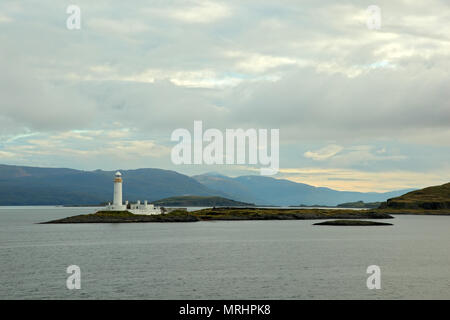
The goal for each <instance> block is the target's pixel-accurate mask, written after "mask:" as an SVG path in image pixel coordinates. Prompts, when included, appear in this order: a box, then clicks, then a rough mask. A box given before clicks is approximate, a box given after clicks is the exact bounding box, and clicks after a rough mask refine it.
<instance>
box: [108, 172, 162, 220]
mask: <svg viewBox="0 0 450 320" xmlns="http://www.w3.org/2000/svg"><path fill="white" fill-rule="evenodd" d="M125 210H126V211H128V212H129V213H133V214H138V215H151V214H162V213H163V210H162V209H161V208H160V207H155V206H154V205H153V204H151V203H148V202H147V200H145V201H144V203H141V201H139V200H138V201H137V203H136V204H132V203H128V201H125V204H123V202H122V174H121V173H120V172H119V171H117V172H116V174H115V175H114V197H113V203H112V204H111V203H110V202H109V203H108V205H107V206H106V207H105V208H104V209H102V210H101V211H125ZM169 210H170V209H166V210H165V211H164V212H168V211H169Z"/></svg>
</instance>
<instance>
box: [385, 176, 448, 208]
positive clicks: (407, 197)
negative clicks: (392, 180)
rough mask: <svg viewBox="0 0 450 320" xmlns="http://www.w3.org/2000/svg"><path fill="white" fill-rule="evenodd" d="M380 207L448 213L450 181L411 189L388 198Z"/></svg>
mask: <svg viewBox="0 0 450 320" xmlns="http://www.w3.org/2000/svg"><path fill="white" fill-rule="evenodd" d="M380 209H381V210H382V211H383V212H396V211H398V212H401V213H413V214H417V213H422V214H450V183H446V184H443V185H441V186H434V187H428V188H425V189H421V190H416V191H411V192H408V193H406V194H404V195H402V196H400V197H397V198H392V199H389V200H388V201H387V202H386V203H383V204H382V205H381V206H380ZM424 211H425V212H424Z"/></svg>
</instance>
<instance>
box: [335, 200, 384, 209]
mask: <svg viewBox="0 0 450 320" xmlns="http://www.w3.org/2000/svg"><path fill="white" fill-rule="evenodd" d="M381 203H382V202H379V201H378V202H367V203H366V202H364V201H356V202H346V203H341V204H338V205H337V206H338V208H361V209H364V208H367V209H375V208H378V207H379V206H380V205H381Z"/></svg>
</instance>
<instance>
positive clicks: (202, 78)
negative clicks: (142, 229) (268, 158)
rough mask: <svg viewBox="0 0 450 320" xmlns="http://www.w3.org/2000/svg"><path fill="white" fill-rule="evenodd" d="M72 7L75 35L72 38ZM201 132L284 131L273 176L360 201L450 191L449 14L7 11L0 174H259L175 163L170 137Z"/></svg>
mask: <svg viewBox="0 0 450 320" xmlns="http://www.w3.org/2000/svg"><path fill="white" fill-rule="evenodd" d="M71 4H76V5H77V6H78V7H79V8H80V17H81V20H80V22H81V23H80V29H73V30H71V29H68V28H67V24H66V22H67V19H68V18H69V16H70V14H68V13H67V12H66V10H67V7H68V6H69V5H71ZM369 5H376V6H377V7H378V8H379V9H380V13H381V16H380V17H381V20H380V21H381V24H380V28H369V25H368V24H367V20H368V19H369V18H370V13H369V12H368V11H367V8H368V6H369ZM196 120H200V121H202V122H203V127H204V128H205V129H206V128H217V129H219V130H221V131H223V132H225V130H226V129H237V128H243V129H250V128H255V129H279V133H280V138H279V139H280V170H279V172H278V174H276V175H275V176H274V177H275V178H283V179H289V180H292V181H296V182H302V183H307V184H311V185H314V186H323V187H330V188H333V189H337V190H353V191H364V192H366V191H377V192H381V191H390V190H398V189H404V188H420V187H425V186H429V185H437V184H442V183H445V182H448V181H450V163H449V158H450V148H449V147H450V2H448V1H437V0H431V1H413V0H403V1H376V2H373V3H367V2H365V1H327V0H324V1H312V0H306V1H298V0H296V1H294V0H277V1H256V0H246V1H242V0H241V1H237V0H236V1H235V0H228V1H209V0H192V1H191V0H177V1H173V0H164V1H163V0H159V1H139V0H133V1H123V2H120V3H119V2H118V1H104V0H97V1H87V0H79V1H77V2H66V1H51V0H40V1H31V0H24V1H20V2H19V1H10V0H2V1H1V2H0V163H1V164H13V165H30V166H41V167H69V168H75V169H82V170H95V169H104V170H115V169H119V168H121V169H135V168H148V167H152V168H162V169H169V170H176V171H178V172H180V173H183V174H188V175H194V174H201V173H205V172H210V171H215V172H220V173H223V174H226V175H229V176H237V175H248V174H259V173H258V172H259V167H258V166H254V165H245V164H244V165H242V164H240V165H175V164H173V163H172V161H171V150H172V148H173V147H174V145H175V144H176V143H175V142H173V141H171V139H170V137H171V133H172V132H173V131H174V130H175V129H177V128H185V129H187V130H190V131H191V132H192V131H193V124H194V121H196Z"/></svg>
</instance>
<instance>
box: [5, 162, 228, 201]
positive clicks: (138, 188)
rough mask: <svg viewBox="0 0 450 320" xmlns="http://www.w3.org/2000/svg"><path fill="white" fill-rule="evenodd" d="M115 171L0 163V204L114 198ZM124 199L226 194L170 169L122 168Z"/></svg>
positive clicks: (156, 198) (107, 199) (105, 199)
mask: <svg viewBox="0 0 450 320" xmlns="http://www.w3.org/2000/svg"><path fill="white" fill-rule="evenodd" d="M114 172H115V171H103V170H95V171H81V170H74V169H64V168H37V167H24V166H9V165H0V205H79V204H85V205H87V204H100V203H105V202H108V201H112V195H113V178H114ZM121 172H122V174H123V178H124V182H123V199H124V200H130V201H136V200H149V201H155V200H158V199H162V198H167V197H171V196H182V195H199V196H225V195H224V194H223V193H222V192H219V191H213V190H210V189H209V188H208V187H205V186H204V185H202V184H201V183H199V182H198V181H196V180H195V179H192V178H190V177H188V176H186V175H183V174H180V173H177V172H175V171H170V170H161V169H137V170H121Z"/></svg>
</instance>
